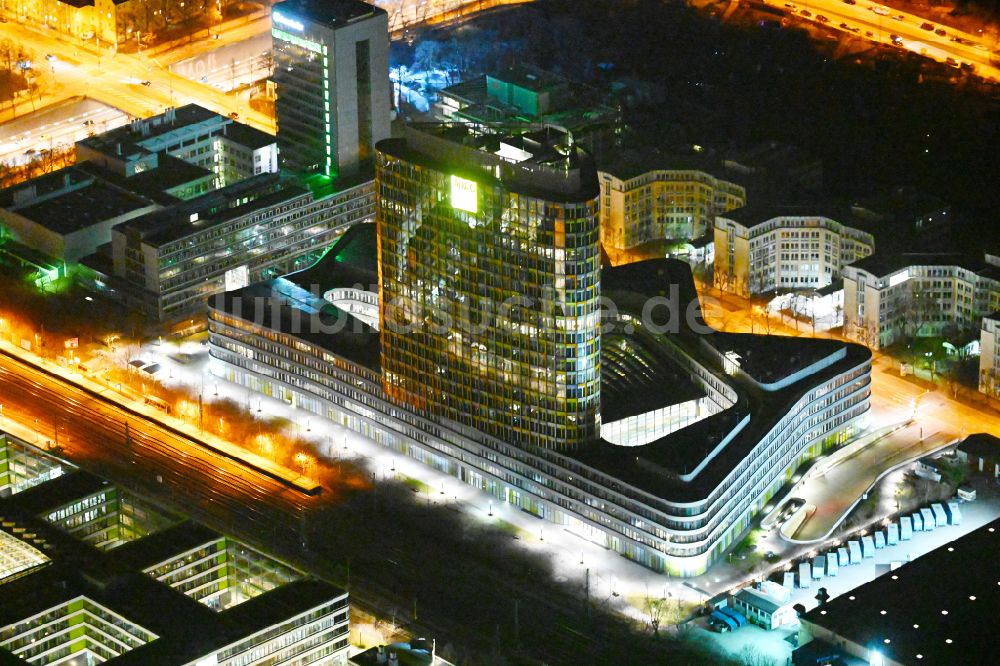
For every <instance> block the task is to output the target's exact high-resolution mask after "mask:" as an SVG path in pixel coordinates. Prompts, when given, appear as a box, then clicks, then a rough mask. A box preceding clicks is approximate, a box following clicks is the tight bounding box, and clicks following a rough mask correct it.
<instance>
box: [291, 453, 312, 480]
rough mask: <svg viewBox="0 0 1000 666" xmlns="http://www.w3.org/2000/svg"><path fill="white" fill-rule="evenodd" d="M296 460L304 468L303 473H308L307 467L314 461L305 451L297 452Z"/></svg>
mask: <svg viewBox="0 0 1000 666" xmlns="http://www.w3.org/2000/svg"><path fill="white" fill-rule="evenodd" d="M295 462H296V463H298V465H299V467H301V468H302V474H303V475H304V474H305V473H306V469H307V468H308V467H309V464H310V463H311V462H312V459H311V458H310V457H309V456H308V455H306V454H305V453H302V452H301V451H299V452H298V453H296V454H295Z"/></svg>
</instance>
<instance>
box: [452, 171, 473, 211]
mask: <svg viewBox="0 0 1000 666" xmlns="http://www.w3.org/2000/svg"><path fill="white" fill-rule="evenodd" d="M451 207H452V208H457V209H458V210H464V211H466V212H467V213H477V212H479V196H478V189H477V186H476V182H475V181H474V180H466V179H465V178H459V177H458V176H452V177H451Z"/></svg>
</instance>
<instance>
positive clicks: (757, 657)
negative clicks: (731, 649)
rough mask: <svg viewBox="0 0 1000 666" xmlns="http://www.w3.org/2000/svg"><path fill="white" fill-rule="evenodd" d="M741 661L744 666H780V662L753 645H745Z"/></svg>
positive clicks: (741, 651)
mask: <svg viewBox="0 0 1000 666" xmlns="http://www.w3.org/2000/svg"><path fill="white" fill-rule="evenodd" d="M738 659H739V663H741V664H743V666H778V664H777V663H776V662H775V661H774V660H773V659H771V658H770V657H768V656H767V655H764V654H762V653H761V651H760V650H759V649H757V648H755V647H754V646H752V645H745V646H744V647H743V649H742V650H740V654H739V657H738Z"/></svg>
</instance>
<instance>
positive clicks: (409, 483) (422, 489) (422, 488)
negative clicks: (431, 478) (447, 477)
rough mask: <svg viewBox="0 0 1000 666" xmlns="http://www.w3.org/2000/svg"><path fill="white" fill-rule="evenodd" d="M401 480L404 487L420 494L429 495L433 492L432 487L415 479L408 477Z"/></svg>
mask: <svg viewBox="0 0 1000 666" xmlns="http://www.w3.org/2000/svg"><path fill="white" fill-rule="evenodd" d="M400 480H401V481H402V482H403V485H404V486H406V487H407V488H410V489H411V490H415V491H417V492H418V493H429V492H430V491H431V487H430V486H428V485H427V484H426V483H424V482H423V481H420V480H418V479H413V478H410V477H408V476H403V477H401V479H400Z"/></svg>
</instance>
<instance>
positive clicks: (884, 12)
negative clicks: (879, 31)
mask: <svg viewBox="0 0 1000 666" xmlns="http://www.w3.org/2000/svg"><path fill="white" fill-rule="evenodd" d="M871 10H872V11H873V12H875V13H876V14H878V15H879V16H888V15H889V10H888V9H886V8H885V7H883V6H882V5H876V6H874V7H872V8H871Z"/></svg>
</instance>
